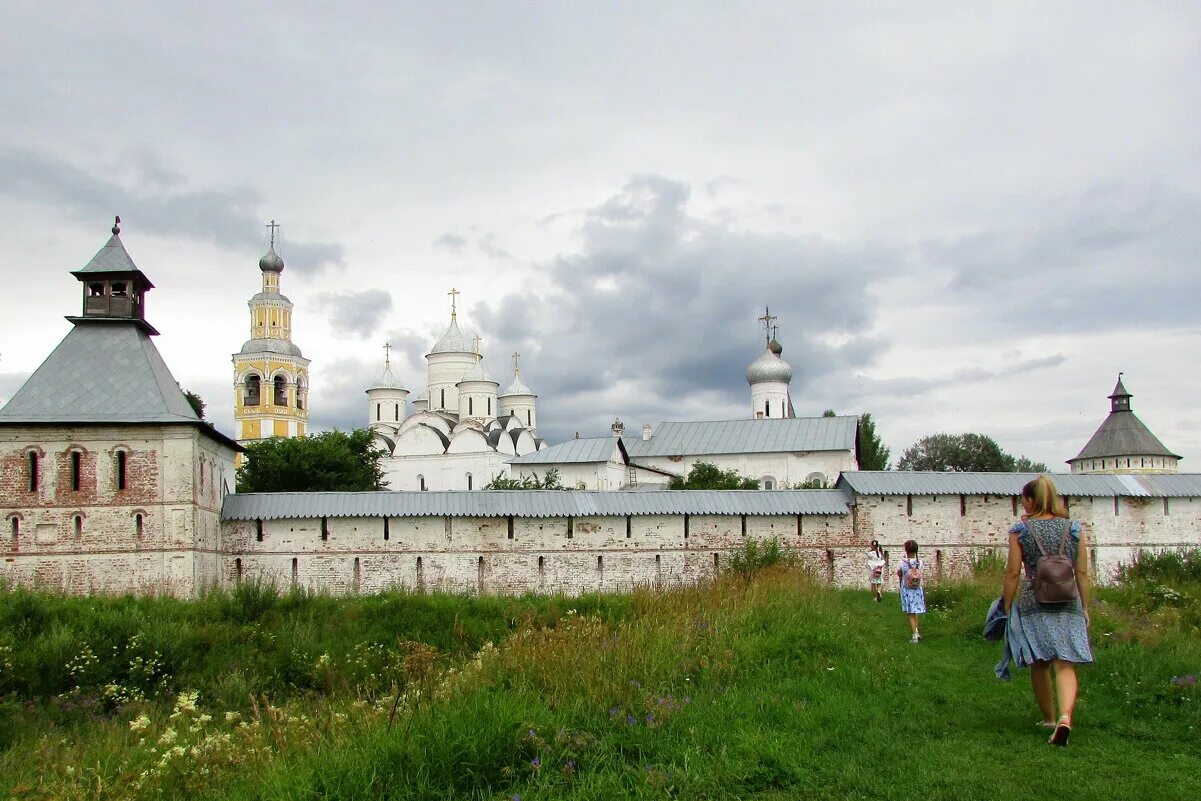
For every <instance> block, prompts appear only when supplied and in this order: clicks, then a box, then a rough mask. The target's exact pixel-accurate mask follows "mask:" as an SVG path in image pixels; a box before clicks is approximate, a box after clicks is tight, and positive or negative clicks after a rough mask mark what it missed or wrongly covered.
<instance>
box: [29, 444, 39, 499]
mask: <svg viewBox="0 0 1201 801" xmlns="http://www.w3.org/2000/svg"><path fill="white" fill-rule="evenodd" d="M29 491H30V492H37V491H38V453H37V451H30V452H29Z"/></svg>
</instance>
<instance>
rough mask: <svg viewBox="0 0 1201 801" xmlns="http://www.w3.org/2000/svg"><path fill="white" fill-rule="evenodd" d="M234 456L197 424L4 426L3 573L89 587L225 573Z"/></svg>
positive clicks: (182, 589)
mask: <svg viewBox="0 0 1201 801" xmlns="http://www.w3.org/2000/svg"><path fill="white" fill-rule="evenodd" d="M30 450H34V451H35V452H37V453H38V455H39V465H38V488H37V490H36V491H30V490H29V459H28V453H29V452H30ZM73 453H77V454H79V457H78V458H79V471H78V478H79V480H78V485H77V486H78V488H76V482H75V480H74V479H75V472H76V470H75V465H74V463H73V457H72V454H73ZM119 454H124V479H125V480H124V487H123V488H122V487H121V482H120V473H121V468H120V458H121V457H120V456H119ZM232 458H233V453H232V450H230V449H229V448H227V447H226V446H224V445H222V444H220V443H218V442H215V441H213V440H211V439H209V438H208V437H207V436H204V435H202V434H201V433H200V432H199V430H198V429H196V428H195V427H194V426H64V427H32V426H31V427H18V426H5V427H3V428H0V471H2V472H0V510H2V512H0V514H2V515H3V526H4V528H3V529H0V560H2V561H0V576H2V577H4V578H5V579H7V580H10V581H14V582H18V583H23V584H31V585H44V586H47V587H51V588H54V589H61V590H66V591H69V592H78V593H88V592H110V591H113V592H115V591H124V590H148V589H154V590H156V591H169V592H178V593H184V594H190V593H193V592H195V590H196V589H197V588H198V587H200V586H203V585H204V584H206V583H213V582H215V581H217V580H218V578H219V576H220V572H221V566H222V560H221V559H219V558H218V553H219V550H220V547H221V521H220V508H221V504H222V500H223V489H224V487H225V485H226V483H227V482H228V481H229V480H231V478H232V470H233V466H232ZM201 465H203V466H204V470H203V473H204V479H203V480H201ZM218 479H220V480H218ZM14 519H15V520H16V522H17V529H16V536H15V537H14V536H13V520H14Z"/></svg>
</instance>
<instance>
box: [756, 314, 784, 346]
mask: <svg viewBox="0 0 1201 801" xmlns="http://www.w3.org/2000/svg"><path fill="white" fill-rule="evenodd" d="M777 319H779V318H777V317H773V316H772V313H771V309H770V308H768V307H767V306H764V307H763V316H762V317H760V318H759V322H761V323H763V333H764V336H765V337H766V338H767V340H768V341H771V324H772V323H773V322H775V321H776V320H777Z"/></svg>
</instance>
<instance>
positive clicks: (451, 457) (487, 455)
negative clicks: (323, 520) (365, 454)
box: [380, 434, 512, 491]
mask: <svg viewBox="0 0 1201 801" xmlns="http://www.w3.org/2000/svg"><path fill="white" fill-rule="evenodd" d="M431 436H432V434H431ZM511 458H512V457H511V456H506V455H505V454H503V453H497V452H496V451H486V452H483V453H441V452H439V453H438V454H434V455H428V454H427V455H423V456H385V457H384V458H382V459H380V466H381V467H383V469H384V480H385V481H387V482H388V489H390V490H410V491H413V490H416V491H420V490H421V481H420V478H424V479H425V489H426V490H429V491H433V490H467V489H476V490H478V489H483V488H484V486H485V485H487V484H488V482H489V481H491V480H492V479H493V478H494V477H496V476H507V475H509V465H508V462H507V461H506V460H507V459H511ZM468 474H470V475H471V487H470V488H469V487H468V486H467V476H468Z"/></svg>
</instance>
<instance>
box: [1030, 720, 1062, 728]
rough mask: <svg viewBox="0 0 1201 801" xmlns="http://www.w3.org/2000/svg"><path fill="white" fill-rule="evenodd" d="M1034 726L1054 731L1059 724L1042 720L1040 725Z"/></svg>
mask: <svg viewBox="0 0 1201 801" xmlns="http://www.w3.org/2000/svg"><path fill="white" fill-rule="evenodd" d="M1034 725H1035V726H1041V727H1042V728H1044V729H1053V728H1055V727H1056V726H1058V725H1059V724H1058V723H1056V722H1055V721H1053V720H1040V721H1039V722H1038V723H1035V724H1034Z"/></svg>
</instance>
